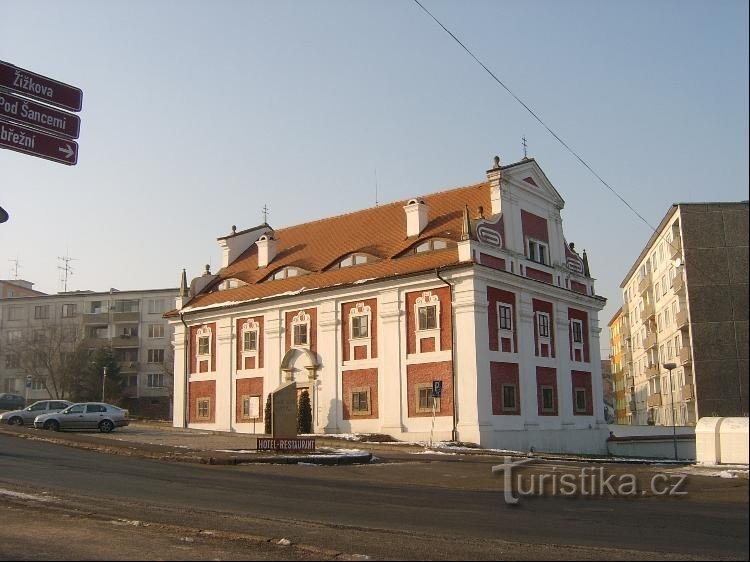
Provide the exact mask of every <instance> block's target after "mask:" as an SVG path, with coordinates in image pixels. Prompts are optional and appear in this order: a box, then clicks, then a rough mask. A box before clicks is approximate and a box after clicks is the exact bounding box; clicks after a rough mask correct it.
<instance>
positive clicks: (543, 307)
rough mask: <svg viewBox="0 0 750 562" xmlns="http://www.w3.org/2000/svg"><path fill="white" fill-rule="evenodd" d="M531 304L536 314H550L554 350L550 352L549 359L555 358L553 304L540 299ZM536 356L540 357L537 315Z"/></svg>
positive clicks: (535, 320) (550, 335)
mask: <svg viewBox="0 0 750 562" xmlns="http://www.w3.org/2000/svg"><path fill="white" fill-rule="evenodd" d="M531 304H532V308H533V310H534V312H546V313H547V314H549V340H550V345H551V347H552V349H551V350H550V354H549V357H554V356H555V316H554V314H553V308H554V307H553V305H552V303H551V302H547V301H542V300H539V299H531ZM534 355H536V356H537V357H538V356H539V323H538V321H537V317H536V315H534Z"/></svg>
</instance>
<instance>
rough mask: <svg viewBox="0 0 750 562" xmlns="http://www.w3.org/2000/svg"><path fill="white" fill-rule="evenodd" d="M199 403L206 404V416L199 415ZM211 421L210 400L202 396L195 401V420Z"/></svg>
mask: <svg viewBox="0 0 750 562" xmlns="http://www.w3.org/2000/svg"><path fill="white" fill-rule="evenodd" d="M201 402H206V414H205V415H201ZM210 419H211V398H210V397H208V396H202V397H200V398H196V399H195V420H196V421H209V420H210Z"/></svg>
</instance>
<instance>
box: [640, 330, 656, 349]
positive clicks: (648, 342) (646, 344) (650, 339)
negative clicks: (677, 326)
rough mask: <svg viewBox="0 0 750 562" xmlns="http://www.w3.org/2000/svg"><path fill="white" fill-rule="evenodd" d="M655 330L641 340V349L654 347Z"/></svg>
mask: <svg viewBox="0 0 750 562" xmlns="http://www.w3.org/2000/svg"><path fill="white" fill-rule="evenodd" d="M656 341H657V340H656V332H652V333H651V334H649V335H648V336H646V339H645V340H643V349H651V348H652V347H656Z"/></svg>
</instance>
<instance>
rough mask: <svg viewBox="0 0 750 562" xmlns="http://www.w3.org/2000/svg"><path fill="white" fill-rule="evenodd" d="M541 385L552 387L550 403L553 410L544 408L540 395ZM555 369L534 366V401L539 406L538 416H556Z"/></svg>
mask: <svg viewBox="0 0 750 562" xmlns="http://www.w3.org/2000/svg"><path fill="white" fill-rule="evenodd" d="M542 386H551V387H552V404H553V410H552V411H551V412H550V411H547V410H544V409H543V408H544V401H543V397H542ZM557 396H558V394H557V370H556V369H553V368H550V367H537V368H536V401H537V405H538V408H539V415H540V416H556V415H558V409H557V404H558V399H557Z"/></svg>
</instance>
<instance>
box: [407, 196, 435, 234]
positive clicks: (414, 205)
mask: <svg viewBox="0 0 750 562" xmlns="http://www.w3.org/2000/svg"><path fill="white" fill-rule="evenodd" d="M404 211H405V212H406V237H407V238H410V237H412V236H419V235H420V234H421V233H422V231H423V230H424V229H425V227H426V226H427V223H428V222H429V219H428V214H429V211H430V207H429V205H427V203H425V202H424V201H422V200H418V199H409V202H408V203H407V204H406V205H405V206H404Z"/></svg>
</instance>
